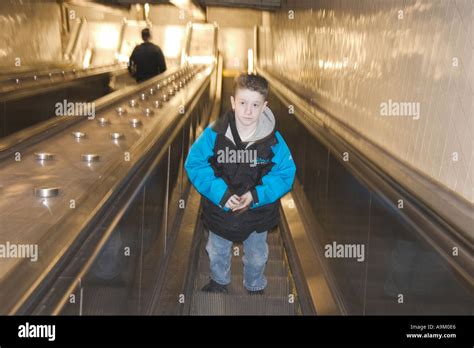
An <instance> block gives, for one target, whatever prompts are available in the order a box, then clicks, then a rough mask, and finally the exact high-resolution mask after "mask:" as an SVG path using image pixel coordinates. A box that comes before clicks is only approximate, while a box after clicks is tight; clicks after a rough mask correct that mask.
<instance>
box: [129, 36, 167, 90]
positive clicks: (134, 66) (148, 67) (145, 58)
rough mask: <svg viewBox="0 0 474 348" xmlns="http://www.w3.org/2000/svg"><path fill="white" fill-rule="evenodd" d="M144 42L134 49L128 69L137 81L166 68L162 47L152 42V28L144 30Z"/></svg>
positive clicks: (159, 72)
mask: <svg viewBox="0 0 474 348" xmlns="http://www.w3.org/2000/svg"><path fill="white" fill-rule="evenodd" d="M142 39H143V41H144V42H143V43H142V44H140V45H138V46H136V47H135V48H134V49H133V52H132V55H131V56H130V63H129V64H128V71H130V74H132V76H133V77H135V79H136V80H137V82H142V81H144V80H147V79H149V78H152V77H153V76H156V75H158V74H161V73H162V72H164V71H165V70H166V62H165V57H164V56H163V52H162V51H161V48H160V47H158V46H157V45H155V44H153V43H151V42H150V40H151V33H150V29H148V28H145V29H143V30H142Z"/></svg>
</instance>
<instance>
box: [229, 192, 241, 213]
mask: <svg viewBox="0 0 474 348" xmlns="http://www.w3.org/2000/svg"><path fill="white" fill-rule="evenodd" d="M239 204H240V197H239V196H237V195H232V196H230V198H229V200H228V201H227V203H226V204H225V206H226V207H227V208H229V209H232V210H234V208H235V207H237V206H238V205H239Z"/></svg>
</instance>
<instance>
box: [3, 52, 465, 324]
mask: <svg viewBox="0 0 474 348" xmlns="http://www.w3.org/2000/svg"><path fill="white" fill-rule="evenodd" d="M217 61H218V63H217V65H209V66H196V67H186V68H183V69H179V70H176V71H170V72H167V74H165V76H162V77H157V78H156V79H152V80H150V81H149V82H146V83H144V84H141V85H138V86H136V87H131V88H129V89H125V90H123V91H121V92H120V93H116V94H115V95H112V97H113V98H104V99H102V100H100V101H99V103H98V104H99V106H101V108H100V113H101V115H103V116H108V118H109V120H112V124H111V125H110V124H109V126H108V127H109V129H110V130H112V129H116V131H121V132H123V133H124V135H125V136H126V139H127V140H128V139H130V142H129V143H123V142H122V143H116V142H110V139H109V136H108V135H109V130H107V126H106V127H105V128H104V127H103V126H101V125H97V124H96V123H95V122H94V123H86V122H83V123H78V124H74V129H76V128H78V127H79V126H80V127H82V128H81V130H83V131H87V133H88V134H89V135H90V139H94V142H93V143H92V142H90V143H88V142H77V143H72V142H71V141H72V139H71V134H70V130H71V129H67V130H64V132H63V133H64V134H63V135H62V137H61V134H59V132H58V133H57V134H55V136H56V138H55V139H56V140H55V139H53V137H50V139H48V141H50V142H51V143H52V142H53V141H59V142H58V144H74V145H77V146H85V145H88V144H89V146H90V148H89V149H90V150H92V149H94V150H95V149H99V150H100V152H101V154H102V155H103V157H104V158H107V160H108V161H109V162H108V165H107V166H105V165H103V164H101V163H100V162H99V163H95V164H91V165H89V166H85V165H84V164H82V163H78V162H77V158H76V157H74V156H70V155H71V153H69V152H68V151H71V152H72V151H75V152H73V153H72V154H73V155H79V153H80V152H78V151H81V150H79V149H78V148H77V147H74V146H69V147H67V146H57V145H56V146H55V147H53V146H52V145H51V146H50V147H49V148H51V149H55V151H56V152H57V153H58V154H59V155H60V156H58V159H59V160H58V161H56V162H53V163H52V164H49V165H48V166H45V167H40V166H38V165H37V164H36V163H35V162H34V161H30V160H28V161H23V162H22V163H20V164H16V167H15V170H16V171H17V172H15V173H13V172H11V173H10V172H8V168H10V167H8V165H9V163H10V162H7V160H5V166H4V168H5V169H3V171H2V172H0V177H2V178H3V177H5V178H7V179H9V178H10V180H11V181H12V182H13V178H14V179H16V176H17V173H20V171H19V170H20V169H22V168H24V172H25V173H26V172H29V173H33V172H35V171H37V172H38V174H37V175H36V174H35V175H32V178H33V179H35V180H37V181H36V182H37V183H42V181H41V180H43V181H44V182H48V180H50V178H51V177H53V178H56V176H58V177H61V178H68V177H71V178H75V175H77V176H79V177H78V178H77V180H72V181H70V182H64V183H63V182H61V183H62V185H63V186H64V187H66V189H67V190H69V192H72V193H74V192H81V194H82V196H78V197H79V198H78V200H77V202H78V203H79V204H78V206H77V208H75V210H74V211H73V210H70V209H63V210H59V209H58V207H59V208H60V207H61V205H59V204H58V200H59V201H61V199H63V196H60V197H59V198H58V200H56V201H55V200H54V199H51V200H50V201H49V202H50V203H51V204H50V205H49V206H46V208H47V209H51V210H52V211H53V212H54V213H55V215H54V217H55V220H54V221H49V220H46V219H49V218H50V216H49V214H47V211H46V210H45V209H46V208H44V207H42V206H39V204H36V205H32V202H33V203H37V201H35V200H34V199H32V198H31V191H32V190H31V188H32V187H33V186H32V185H33V184H35V183H36V182H29V181H27V180H25V181H24V183H23V184H22V186H21V187H19V186H18V187H14V189H12V188H10V186H8V182H7V181H4V182H7V185H5V192H6V194H7V195H8V196H9V197H13V198H15V199H17V201H19V200H18V199H19V198H22V199H23V201H22V202H24V204H23V205H22V206H23V207H29V206H31V208H30V210H31V211H33V210H35V212H36V211H41V212H43V215H42V216H41V218H38V219H37V220H36V222H37V223H36V226H29V228H30V230H29V232H31V233H32V232H36V233H37V235H35V236H34V237H35V238H37V241H38V242H37V243H38V244H39V246H40V247H41V248H42V249H41V250H42V258H43V259H42V261H43V262H42V263H38V264H34V265H32V264H30V263H29V262H27V260H23V261H21V262H20V261H19V262H17V263H16V264H12V265H10V266H9V267H10V268H9V269H5V270H6V271H5V272H4V273H3V274H0V288H1V289H2V292H0V296H1V297H0V310H1V311H2V313H11V314H40V315H41V314H42V315H45V314H61V315H130V314H132V315H315V314H318V315H341V314H349V315H358V314H359V315H360V314H411V315H413V314H453V313H454V314H466V313H469V312H472V305H471V304H472V301H471V299H472V297H471V295H470V294H471V293H470V291H472V285H471V284H470V283H469V278H468V277H466V276H464V275H465V272H464V273H463V272H462V271H463V270H464V271H465V270H468V269H467V268H463V263H462V262H464V261H463V260H464V256H463V255H460V257H459V258H458V259H455V260H454V261H455V262H456V263H454V262H452V264H447V263H446V262H445V261H444V260H443V259H442V258H441V257H440V253H439V252H438V249H439V246H440V245H441V244H429V243H427V242H426V240H424V239H423V238H422V234H421V233H420V230H421V228H420V226H421V227H423V228H424V231H429V232H433V233H431V236H436V233H438V234H440V233H441V234H443V235H444V236H449V233H448V232H450V231H451V230H450V229H448V228H447V227H446V226H447V224H444V225H441V224H439V225H440V226H434V227H432V226H429V225H428V224H426V221H429V222H431V223H432V225H435V224H437V223H438V222H439V220H435V219H434V218H432V219H431V220H430V218H431V216H432V215H429V214H431V213H430V212H429V211H428V210H427V209H426V210H424V211H423V210H421V207H422V205H421V203H422V202H419V201H417V200H415V199H413V197H411V196H409V195H408V194H406V193H405V192H403V191H401V190H400V191H397V192H396V194H397V195H396V196H395V197H397V198H398V197H403V199H405V200H406V201H407V202H410V203H411V204H410V207H409V208H408V206H407V208H406V209H405V211H400V210H396V209H393V208H392V207H391V206H390V205H389V204H387V200H384V197H385V196H384V195H388V194H389V193H391V191H390V190H391V189H393V188H392V187H388V186H387V184H384V185H382V184H380V183H379V182H378V181H377V180H380V178H379V177H378V176H377V177H376V176H375V174H373V173H371V172H370V171H369V170H366V169H364V170H365V171H364V170H363V168H362V164H360V163H361V162H358V158H362V155H361V154H357V153H356V152H355V151H353V152H352V160H351V165H352V166H356V165H359V164H360V165H359V166H358V167H356V169H357V170H355V169H354V168H350V167H346V166H345V164H344V162H343V161H342V160H341V159H340V158H338V157H337V154H338V153H342V151H341V150H340V148H337V147H336V146H340V145H338V143H336V142H335V140H334V139H335V137H333V138H331V140H334V144H332V143H329V142H327V143H325V142H323V141H321V139H323V140H325V139H326V138H330V134H328V133H324V132H322V134H319V133H310V132H309V131H308V129H307V128H305V125H304V123H303V122H298V121H297V120H295V117H294V116H293V115H291V116H290V115H289V114H288V111H287V110H288V108H287V105H288V104H289V103H290V102H291V103H293V102H294V101H293V100H287V99H284V98H283V97H285V96H284V95H283V97H282V96H281V95H280V94H279V93H280V92H281V91H280V90H279V89H278V85H277V84H276V82H275V83H273V84H271V91H272V93H271V95H270V97H269V102H270V106H271V108H272V109H273V110H274V112H275V115H276V117H277V125H279V129H280V130H281V132H282V134H283V136H284V138H285V139H287V141H288V144H289V146H290V148H291V149H292V153H293V155H294V158H295V162H296V163H297V168H298V172H299V173H298V178H297V181H296V182H295V185H294V188H293V191H292V192H290V193H289V194H287V195H285V196H284V197H282V199H281V208H280V216H281V219H280V223H279V225H278V227H277V228H275V229H274V230H272V231H269V234H268V238H267V241H268V244H269V260H268V263H267V265H266V272H265V275H266V277H267V279H268V286H267V288H266V289H265V292H264V294H263V295H249V294H247V292H246V291H245V289H244V287H243V284H242V254H243V250H242V245H241V244H235V245H234V248H233V249H232V251H233V252H232V254H233V256H232V282H231V285H230V286H229V293H228V294H226V295H223V294H210V293H205V292H202V291H201V290H200V289H201V288H202V287H203V286H204V284H206V283H207V282H208V280H209V258H208V256H207V253H206V251H205V244H206V241H207V231H206V230H205V229H204V228H203V226H202V223H201V221H200V200H201V197H200V195H199V193H198V192H197V191H196V190H194V188H193V187H192V186H191V184H190V182H189V181H188V179H187V176H186V173H185V170H184V165H183V164H184V161H185V159H186V155H187V153H188V151H189V148H190V146H191V145H192V144H193V143H194V141H195V140H196V139H197V137H198V136H199V134H200V132H202V130H203V129H204V128H205V127H206V126H207V125H208V124H209V123H210V122H212V121H213V120H215V119H216V118H217V117H218V115H219V114H220V113H222V112H224V111H225V109H226V107H228V104H227V106H226V103H228V99H229V95H230V94H231V93H232V78H233V77H232V76H226V75H225V74H223V73H222V59H221V57H219V59H217ZM183 79H184V80H183ZM179 85H181V86H182V87H181V88H179ZM165 86H166V87H165ZM170 86H173V88H171V87H170ZM146 93H148V94H146ZM142 97H143V99H141V98H142ZM132 100H134V101H135V102H136V101H137V100H140V103H141V105H140V108H136V107H134V106H131V104H135V102H134V103H131V101H132ZM157 101H159V103H156V102H157ZM182 103H184V104H182ZM181 105H184V106H185V107H184V109H185V110H186V112H185V114H184V115H183V114H181V113H180V112H179V110H180V106H181ZM150 108H153V109H151V111H153V113H151V114H150V113H149V112H146V111H150ZM123 109H126V110H127V114H126V115H127V116H126V117H124V116H123V114H122V113H123ZM298 109H300V110H301V109H302V108H298ZM132 115H133V116H134V117H137V118H139V119H140V121H141V122H142V124H143V126H142V128H141V129H140V128H138V129H137V128H135V127H131V126H130V124H129V122H128V121H129V120H128V116H132ZM298 117H299V115H298ZM111 127H112V128H111ZM61 141H62V143H61ZM31 143H32V144H36V143H41V142H40V141H34V142H31ZM132 145H133V146H132ZM35 146H36V145H35ZM125 149H130V151H131V158H132V159H133V160H134V162H133V163H132V164H129V163H127V162H125V161H123V159H122V156H123V150H125ZM30 152H32V151H30ZM356 155H359V156H360V157H356ZM66 159H67V160H68V161H70V162H68V163H71V165H69V166H66V165H65V164H64V167H63V163H65V160H66ZM10 164H11V163H10ZM66 164H67V163H66ZM20 166H24V167H20ZM71 166H73V171H74V173H73V172H71V171H68V170H71V169H70V168H71ZM46 170H47V171H49V173H59V172H61V173H63V174H66V175H61V176H59V175H58V174H55V175H56V176H47V175H44V173H45V171H46ZM55 171H56V172H55ZM22 173H23V172H22ZM361 173H362V174H361ZM33 174H34V173H33ZM74 174H75V175H74ZM377 174H378V173H377ZM22 175H24V174H22ZM86 179H87V180H90V182H86ZM85 184H87V186H84V185H85ZM84 187H86V190H84ZM394 188H397V189H399V188H400V185H398V184H397V186H394ZM0 189H2V187H0ZM74 190H75V191H74ZM66 192H68V191H66ZM84 192H86V193H85V194H84ZM71 197H75V195H73V194H71ZM67 198H69V197H67ZM392 200H393V199H392ZM66 207H67V205H66ZM8 208H9V209H10V211H14V207H8ZM415 209H416V210H415ZM412 211H414V212H416V213H417V214H418V218H417V219H414V218H411V219H409V218H408V217H407V216H408V213H411V212H412ZM7 212H8V211H7ZM17 214H19V212H18V213H17ZM60 214H62V215H60ZM11 216H13V215H12V214H10V216H6V215H4V216H2V218H3V219H4V221H5V226H6V228H7V229H6V231H7V232H8V231H11V233H13V232H14V231H15V229H14V227H15V226H16V225H15V224H19V223H20V222H21V223H23V222H24V219H20V218H21V216H20V217H19V218H17V219H13V218H12V217H11ZM51 216H53V215H51ZM42 218H44V219H45V222H43V223H39V220H41V219H42ZM46 222H48V223H49V225H46ZM453 230H454V228H453ZM40 232H41V233H43V234H42V235H39V234H38V233H40ZM460 235H461V234H460ZM15 236H17V237H21V236H18V235H17V234H15ZM20 241H21V240H20ZM52 241H54V243H53V242H52ZM30 242H31V240H30ZM334 242H337V243H339V244H342V243H344V242H345V243H347V244H348V243H351V245H352V244H354V245H355V243H359V244H360V245H365V246H366V247H367V249H366V254H365V255H364V256H365V257H364V260H365V261H366V262H359V261H357V259H355V258H351V257H346V258H344V257H343V258H337V257H335V258H331V257H326V255H325V250H326V248H327V246H328V245H329V246H331V245H333V243H334ZM456 243H457V244H456V245H459V246H460V247H463V244H462V240H461V241H456ZM433 245H434V247H433ZM437 248H438V249H437ZM457 270H461V271H459V272H458V271H457ZM7 294H8V296H7ZM400 295H403V299H404V301H405V302H404V303H403V305H400V302H399V301H400Z"/></svg>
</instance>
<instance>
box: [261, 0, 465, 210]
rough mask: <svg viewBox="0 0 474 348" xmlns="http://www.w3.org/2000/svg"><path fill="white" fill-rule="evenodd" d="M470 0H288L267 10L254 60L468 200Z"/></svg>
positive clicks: (316, 103) (406, 161)
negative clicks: (278, 9)
mask: <svg viewBox="0 0 474 348" xmlns="http://www.w3.org/2000/svg"><path fill="white" fill-rule="evenodd" d="M292 4H295V5H299V6H298V7H296V6H294V7H292ZM472 4H473V3H472V1H470V0H446V1H434V0H433V1H428V0H407V1H398V0H387V1H373V0H360V1H350V0H342V1H332V0H331V1H329V0H314V1H310V2H309V1H305V2H294V1H288V2H287V6H286V8H284V9H282V10H280V11H278V12H272V13H264V16H263V27H262V28H261V30H260V33H261V35H260V46H259V55H260V64H261V65H263V68H265V69H266V70H268V71H270V72H271V73H273V74H275V75H277V76H278V77H279V78H280V79H282V80H284V81H286V82H287V83H288V84H289V85H290V86H291V87H292V88H293V89H294V90H296V91H299V92H300V93H301V94H302V95H303V96H305V97H306V98H307V99H310V100H311V102H312V103H313V104H314V105H317V106H318V107H320V108H322V109H323V110H325V111H326V112H327V113H329V114H331V115H332V116H334V117H336V118H337V119H339V120H342V121H343V122H344V123H345V124H347V125H349V126H350V127H352V128H353V129H355V130H356V131H357V132H359V133H360V134H362V135H364V136H366V137H367V138H369V139H370V140H372V141H373V142H375V143H376V144H378V145H380V146H382V147H383V148H385V149H386V150H388V151H389V152H390V153H392V154H393V155H394V156H395V157H397V158H398V159H399V160H401V161H403V162H405V163H407V164H409V165H411V166H413V167H414V168H416V169H418V170H419V171H421V172H422V173H424V174H425V175H427V176H428V177H430V178H432V179H433V180H435V181H437V182H439V183H441V184H442V185H445V186H446V187H448V188H449V189H451V190H452V191H453V192H455V193H457V194H458V195H460V196H461V197H464V198H465V199H467V200H468V201H471V202H473V201H474V196H473V187H474V185H473V184H474V181H473V179H474V167H473V165H472V162H473V142H472V134H473V130H474V127H473V117H472V100H473V98H472V89H473V80H474V76H473V68H472V49H473V38H472ZM302 5H305V6H304V7H305V8H302ZM291 11H293V12H291Z"/></svg>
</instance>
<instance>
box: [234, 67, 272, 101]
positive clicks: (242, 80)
mask: <svg viewBox="0 0 474 348" xmlns="http://www.w3.org/2000/svg"><path fill="white" fill-rule="evenodd" d="M238 89H250V90H251V91H255V92H259V93H260V94H261V95H263V98H264V99H265V100H267V98H268V81H267V80H265V78H263V77H262V76H259V75H254V74H247V73H241V74H239V75H237V77H236V78H235V79H234V96H235V94H236V93H237V90H238Z"/></svg>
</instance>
